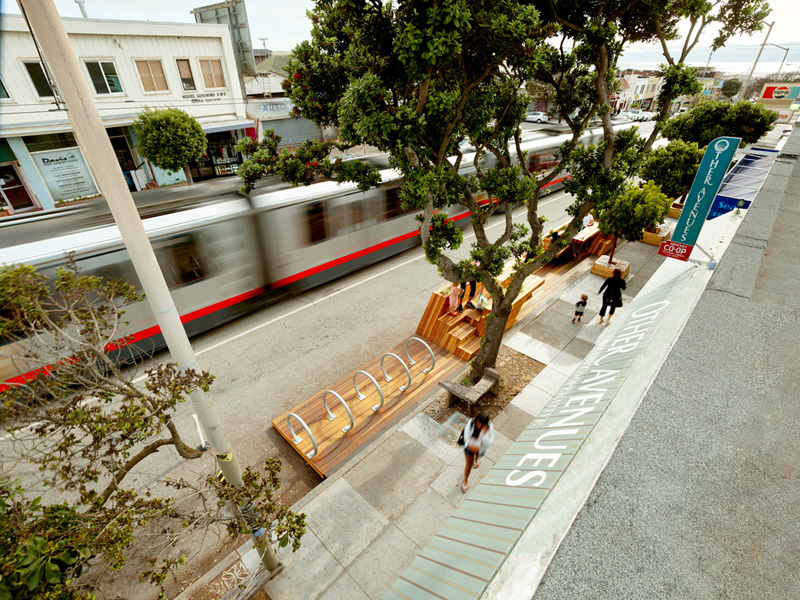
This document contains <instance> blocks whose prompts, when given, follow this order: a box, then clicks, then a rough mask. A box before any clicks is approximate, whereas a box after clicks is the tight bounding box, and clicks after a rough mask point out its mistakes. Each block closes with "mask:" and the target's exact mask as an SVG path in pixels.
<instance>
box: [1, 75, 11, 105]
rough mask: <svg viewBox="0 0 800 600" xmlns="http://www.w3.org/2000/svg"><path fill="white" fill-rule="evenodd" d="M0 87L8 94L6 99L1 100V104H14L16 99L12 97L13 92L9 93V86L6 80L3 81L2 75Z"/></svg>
mask: <svg viewBox="0 0 800 600" xmlns="http://www.w3.org/2000/svg"><path fill="white" fill-rule="evenodd" d="M0 87H2V88H3V89H4V90H5V92H6V97H5V98H0V102H14V97H13V96H12V95H11V92H9V91H8V86H7V85H6V82H5V80H3V76H2V75H0Z"/></svg>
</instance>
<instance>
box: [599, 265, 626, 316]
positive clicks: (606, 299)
mask: <svg viewBox="0 0 800 600" xmlns="http://www.w3.org/2000/svg"><path fill="white" fill-rule="evenodd" d="M604 289H605V292H603V290H604ZM624 289H625V280H624V279H623V278H622V271H620V270H619V269H614V274H613V275H611V277H609V278H608V279H606V280H605V281H604V282H603V285H601V286H600V291H599V292H597V293H598V294H599V293H600V292H603V306H602V307H601V308H600V324H601V325H602V324H603V317H605V316H606V308H608V321H606V322H607V323H611V315H613V314H614V311H615V310H616V308H617V307H618V306H622V290H624Z"/></svg>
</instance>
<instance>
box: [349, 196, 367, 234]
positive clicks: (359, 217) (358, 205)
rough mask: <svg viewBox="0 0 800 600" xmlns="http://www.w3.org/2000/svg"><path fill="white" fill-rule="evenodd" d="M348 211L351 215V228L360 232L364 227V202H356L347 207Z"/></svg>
mask: <svg viewBox="0 0 800 600" xmlns="http://www.w3.org/2000/svg"><path fill="white" fill-rule="evenodd" d="M347 210H348V212H349V213H350V226H351V227H352V229H353V230H354V231H358V230H359V229H361V228H362V227H364V202H363V201H362V200H355V201H353V202H351V203H350V204H348V205H347Z"/></svg>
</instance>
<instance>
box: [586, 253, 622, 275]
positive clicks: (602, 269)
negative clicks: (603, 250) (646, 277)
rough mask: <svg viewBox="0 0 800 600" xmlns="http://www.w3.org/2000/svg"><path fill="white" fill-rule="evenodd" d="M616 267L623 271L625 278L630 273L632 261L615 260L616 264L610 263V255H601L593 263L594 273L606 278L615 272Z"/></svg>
mask: <svg viewBox="0 0 800 600" xmlns="http://www.w3.org/2000/svg"><path fill="white" fill-rule="evenodd" d="M614 269H619V270H620V271H622V278H623V279H625V278H626V277H627V276H628V273H630V270H631V263H629V262H628V261H627V260H615V261H614V264H613V265H610V264H608V256H601V257H600V258H598V259H597V260H596V261H595V263H594V265H592V273H594V274H595V275H600V277H604V278H605V277H611V276H612V275H613V274H614Z"/></svg>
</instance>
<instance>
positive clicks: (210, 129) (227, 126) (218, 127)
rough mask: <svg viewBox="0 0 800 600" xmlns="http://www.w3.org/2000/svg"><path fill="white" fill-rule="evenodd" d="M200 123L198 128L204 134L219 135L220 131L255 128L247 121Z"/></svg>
mask: <svg viewBox="0 0 800 600" xmlns="http://www.w3.org/2000/svg"><path fill="white" fill-rule="evenodd" d="M198 120H199V121H200V127H202V128H203V131H205V132H206V133H219V132H220V131H233V130H234V129H247V128H248V127H255V126H256V124H255V122H253V121H250V120H248V119H240V120H236V121H211V122H206V123H204V122H203V121H202V120H200V119H198Z"/></svg>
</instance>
